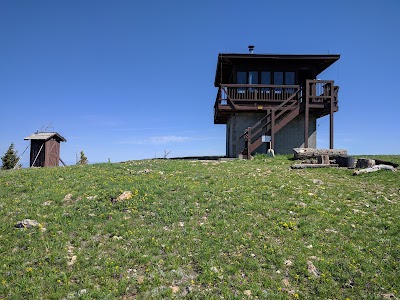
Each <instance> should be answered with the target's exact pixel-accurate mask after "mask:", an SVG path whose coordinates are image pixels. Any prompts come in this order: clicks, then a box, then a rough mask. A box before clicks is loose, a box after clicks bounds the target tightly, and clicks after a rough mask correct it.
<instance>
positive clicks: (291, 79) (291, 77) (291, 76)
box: [285, 72, 296, 85]
mask: <svg viewBox="0 0 400 300" xmlns="http://www.w3.org/2000/svg"><path fill="white" fill-rule="evenodd" d="M295 77H296V76H295V73H294V72H285V84H287V85H294V84H295Z"/></svg>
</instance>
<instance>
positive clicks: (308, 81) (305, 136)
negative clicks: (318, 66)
mask: <svg viewBox="0 0 400 300" xmlns="http://www.w3.org/2000/svg"><path fill="white" fill-rule="evenodd" d="M309 94H310V80H306V103H305V111H304V148H308V119H309V107H308V105H309V101H310V98H309Z"/></svg>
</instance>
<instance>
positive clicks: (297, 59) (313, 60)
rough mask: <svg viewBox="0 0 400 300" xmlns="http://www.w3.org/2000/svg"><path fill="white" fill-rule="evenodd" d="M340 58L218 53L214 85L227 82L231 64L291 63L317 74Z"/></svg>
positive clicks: (323, 55) (272, 64)
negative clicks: (313, 69) (312, 70)
mask: <svg viewBox="0 0 400 300" xmlns="http://www.w3.org/2000/svg"><path fill="white" fill-rule="evenodd" d="M339 58H340V55H339V54H252V53H245V54H244V53H220V54H219V55H218V62H217V71H216V72H215V81H214V85H215V86H219V84H220V83H223V82H228V80H229V76H230V75H231V73H232V71H231V70H232V66H233V65H246V64H257V65H265V66H274V65H278V64H285V65H293V66H297V67H298V68H303V69H308V68H315V70H316V71H317V74H319V73H321V72H323V71H324V70H325V69H327V68H328V67H329V66H330V65H332V64H333V63H334V62H335V61H337V60H338V59H339Z"/></svg>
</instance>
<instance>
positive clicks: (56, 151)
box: [45, 140, 60, 167]
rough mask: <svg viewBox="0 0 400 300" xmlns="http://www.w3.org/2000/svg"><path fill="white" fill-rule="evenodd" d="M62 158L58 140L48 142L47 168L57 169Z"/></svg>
mask: <svg viewBox="0 0 400 300" xmlns="http://www.w3.org/2000/svg"><path fill="white" fill-rule="evenodd" d="M59 158H60V143H59V142H58V141H56V140H49V141H47V142H46V162H45V167H57V166H58V161H59Z"/></svg>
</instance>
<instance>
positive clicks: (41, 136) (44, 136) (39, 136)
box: [24, 132, 67, 142]
mask: <svg viewBox="0 0 400 300" xmlns="http://www.w3.org/2000/svg"><path fill="white" fill-rule="evenodd" d="M53 137H55V138H56V139H58V140H60V141H62V142H66V141H67V140H66V139H65V138H64V137H62V136H61V135H59V134H58V133H57V132H36V133H34V134H31V135H30V136H27V137H26V138H24V140H45V141H47V140H49V139H51V138H53Z"/></svg>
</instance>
